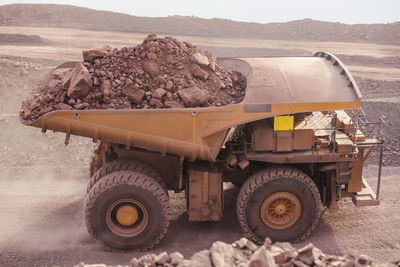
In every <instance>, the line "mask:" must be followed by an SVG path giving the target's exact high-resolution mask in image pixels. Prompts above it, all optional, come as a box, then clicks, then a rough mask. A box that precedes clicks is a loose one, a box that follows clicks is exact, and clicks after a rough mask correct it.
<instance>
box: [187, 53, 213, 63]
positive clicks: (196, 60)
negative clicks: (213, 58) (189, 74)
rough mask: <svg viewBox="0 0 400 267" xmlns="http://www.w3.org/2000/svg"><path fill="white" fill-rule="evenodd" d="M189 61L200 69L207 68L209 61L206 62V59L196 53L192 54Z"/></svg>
mask: <svg viewBox="0 0 400 267" xmlns="http://www.w3.org/2000/svg"><path fill="white" fill-rule="evenodd" d="M190 61H192V62H193V63H196V64H198V65H200V66H202V67H207V66H208V64H210V61H209V60H208V57H207V56H205V55H203V54H201V53H199V52H197V53H194V54H193V55H191V56H190Z"/></svg>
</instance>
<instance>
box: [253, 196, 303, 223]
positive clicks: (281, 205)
mask: <svg viewBox="0 0 400 267" xmlns="http://www.w3.org/2000/svg"><path fill="white" fill-rule="evenodd" d="M300 214H301V204H300V201H299V199H298V198H297V197H296V196H295V195H293V194H291V193H289V192H276V193H273V194H271V195H270V196H268V197H267V198H266V199H265V200H264V201H263V203H262V205H261V209H260V215H261V219H262V221H263V222H264V224H265V225H267V226H269V227H271V228H273V229H286V228H288V227H290V226H292V225H293V224H294V223H295V222H296V221H297V220H298V219H299V217H300Z"/></svg>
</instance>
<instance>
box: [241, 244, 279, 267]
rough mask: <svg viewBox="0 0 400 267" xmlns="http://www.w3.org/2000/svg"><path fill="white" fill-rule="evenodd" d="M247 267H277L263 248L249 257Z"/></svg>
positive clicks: (272, 258) (269, 253)
mask: <svg viewBox="0 0 400 267" xmlns="http://www.w3.org/2000/svg"><path fill="white" fill-rule="evenodd" d="M248 267H278V265H277V264H276V263H275V259H274V256H272V254H271V252H270V251H268V250H267V249H266V248H265V247H264V246H261V247H260V248H259V249H258V250H257V251H256V252H254V254H253V255H252V256H251V258H250V261H249V264H248Z"/></svg>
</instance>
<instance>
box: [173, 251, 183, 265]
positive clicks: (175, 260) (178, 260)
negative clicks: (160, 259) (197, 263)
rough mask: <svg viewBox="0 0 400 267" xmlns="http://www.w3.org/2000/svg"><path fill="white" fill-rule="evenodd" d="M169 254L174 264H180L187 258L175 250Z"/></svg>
mask: <svg viewBox="0 0 400 267" xmlns="http://www.w3.org/2000/svg"><path fill="white" fill-rule="evenodd" d="M169 256H170V258H171V264H172V265H178V264H180V263H181V262H182V261H183V260H184V259H185V258H184V257H183V255H182V254H181V253H179V252H173V253H171V254H170V255H169Z"/></svg>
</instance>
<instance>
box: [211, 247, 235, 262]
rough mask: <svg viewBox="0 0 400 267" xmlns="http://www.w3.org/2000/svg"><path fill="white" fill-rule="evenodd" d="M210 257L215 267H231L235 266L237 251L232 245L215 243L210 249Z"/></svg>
mask: <svg viewBox="0 0 400 267" xmlns="http://www.w3.org/2000/svg"><path fill="white" fill-rule="evenodd" d="M210 255H211V261H212V263H213V266H214V267H230V266H234V265H235V258H234V257H235V251H234V249H233V247H232V246H231V245H228V244H226V243H224V242H221V241H217V242H214V243H213V244H212V246H211V249H210Z"/></svg>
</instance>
